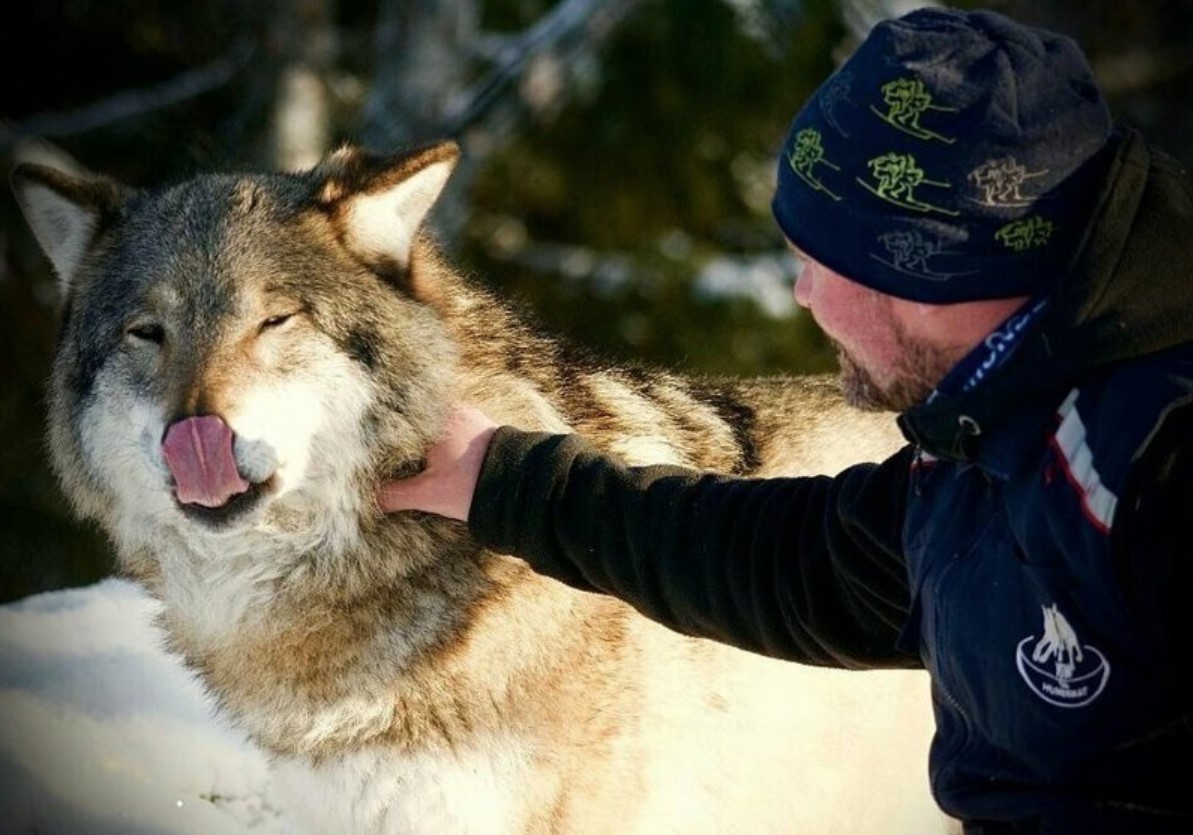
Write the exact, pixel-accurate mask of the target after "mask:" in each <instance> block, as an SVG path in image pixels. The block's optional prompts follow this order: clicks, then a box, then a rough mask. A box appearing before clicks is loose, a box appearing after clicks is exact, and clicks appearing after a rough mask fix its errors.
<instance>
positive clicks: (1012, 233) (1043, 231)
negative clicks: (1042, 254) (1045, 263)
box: [994, 215, 1055, 252]
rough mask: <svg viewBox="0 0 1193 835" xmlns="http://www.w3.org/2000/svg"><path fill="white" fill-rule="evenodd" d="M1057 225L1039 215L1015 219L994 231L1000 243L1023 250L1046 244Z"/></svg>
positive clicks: (1016, 249)
mask: <svg viewBox="0 0 1193 835" xmlns="http://www.w3.org/2000/svg"><path fill="white" fill-rule="evenodd" d="M1054 230H1055V227H1054V226H1053V225H1052V221H1050V220H1045V219H1044V218H1042V217H1040V216H1039V215H1033V216H1032V217H1028V218H1021V219H1019V220H1013V221H1011V222H1010V223H1008V224H1007V225H1006V226H1003V227H1002V228H1001V229H999V230H998V231H997V232H995V233H994V237H995V239H996V240H998V241H999V242H1000V243H1003V244H1005V245H1006V246H1007V248H1008V249H1013V250H1015V251H1016V252H1022V251H1023V250H1025V249H1035V248H1037V247H1041V246H1044V245H1046V244H1047V243H1048V241H1049V239H1051V238H1052V233H1053V231H1054Z"/></svg>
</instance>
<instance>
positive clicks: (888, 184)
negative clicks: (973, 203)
mask: <svg viewBox="0 0 1193 835" xmlns="http://www.w3.org/2000/svg"><path fill="white" fill-rule="evenodd" d="M866 165H867V166H868V167H869V169H870V174H871V175H872V176H873V177H874V179H875V181H876V182H874V183H873V184H871V183H867V182H866V181H865V180H863V179H862V178H861V177H858V178H857V181H858V182H859V183H861V185H862V186H863V187H864V188H865V189H867V190H868V191H870V192H871V193H873V194H875V195H877V196H878V197H880V198H881V199H883V200H885V201H886V202H888V203H891V204H893V205H895V206H899V207H901V208H904V209H912V210H914V211H917V212H939V213H940V214H944V215H958V214H960V212H958V211H955V210H953V209H946V208H944V207H943V206H935V205H932V204H931V203H926V202H924V201H923V200H920V199H919V198H917V197H916V194H915V190H916V189H917V188H919V187H920V186H936V187H938V188H952V186H951V185H949V184H948V183H945V182H941V181H939V180H929V179H928V178H927V176H926V175H925V174H924V170H923V169H922V168H920V167H919V165H917V164H916V160H915V157H913V156H912V155H911V154H896V153H894V152H893V151H892V152H890V153H886V154H883V155H881V156H877V157H874V158H873V159H871V160H869V161H868V162H867V163H866Z"/></svg>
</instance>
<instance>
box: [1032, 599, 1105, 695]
mask: <svg viewBox="0 0 1193 835" xmlns="http://www.w3.org/2000/svg"><path fill="white" fill-rule="evenodd" d="M1043 611H1044V634H1043V636H1042V637H1039V638H1037V637H1036V636H1035V635H1028V636H1027V637H1026V638H1024V639H1023V640H1022V641H1020V642H1019V646H1018V647H1017V648H1016V651H1015V664H1016V666H1017V667H1018V668H1019V675H1021V676H1023V680H1024V681H1026V682H1027V686H1028V687H1030V688H1031V689H1032V691H1033V692H1034V693H1035V694H1036V695H1037V696H1039V697H1040V698H1041V699H1043V700H1044V701H1046V702H1048V703H1049V704H1053V705H1057V706H1058V707H1084V706H1085V705H1087V704H1089V703H1090V702H1092V701H1093V700H1094V699H1096V698H1097V697H1098V695H1099V694H1100V693H1101V692H1102V690H1104V689H1105V687H1106V681H1107V679H1109V678H1110V663H1109V662H1108V661H1107V660H1106V656H1104V655H1103V654H1102V653H1101V652H1100V651H1099V650H1097V649H1095V648H1094V647H1092V646H1090V645H1089V644H1085V645H1082V643H1081V642H1080V641H1079V640H1078V639H1077V633H1076V632H1074V631H1073V627H1072V626H1070V625H1069V622H1068V621H1067V620H1065V616H1064V615H1062V614H1061V613H1060V612H1058V611H1057V609H1056V604H1055V603H1054V604H1052V605H1051V606H1044V607H1043ZM1033 643H1034V646H1032V644H1033Z"/></svg>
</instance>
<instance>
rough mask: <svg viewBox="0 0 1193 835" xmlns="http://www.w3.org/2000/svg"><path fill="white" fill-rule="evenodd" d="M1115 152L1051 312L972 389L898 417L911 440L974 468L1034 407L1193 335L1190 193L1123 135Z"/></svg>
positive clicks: (1158, 159) (1169, 166)
mask: <svg viewBox="0 0 1193 835" xmlns="http://www.w3.org/2000/svg"><path fill="white" fill-rule="evenodd" d="M1114 153H1115V157H1114V160H1113V162H1112V164H1111V167H1110V171H1109V175H1108V177H1107V182H1108V185H1107V186H1106V188H1104V189H1103V191H1102V193H1101V195H1100V196H1099V198H1098V201H1097V205H1096V207H1095V210H1094V214H1093V220H1092V221H1091V223H1090V225H1089V229H1088V230H1087V232H1086V236H1085V240H1084V243H1083V245H1082V247H1081V249H1080V251H1079V253H1078V255H1077V257H1076V258H1075V259H1074V264H1073V266H1072V268H1071V269H1070V271H1069V273H1068V275H1066V276H1065V278H1064V279H1063V280H1062V281H1061V282H1060V283H1058V285H1057V286H1056V289H1055V290H1054V291H1053V292H1052V293H1051V296H1050V298H1049V302H1048V306H1047V308H1046V309H1045V310H1043V311H1042V312H1041V314H1040V316H1039V317H1038V320H1037V321H1034V322H1033V323H1032V324H1031V327H1030V329H1029V330H1028V332H1026V333H1024V334H1023V336H1022V338H1021V339H1020V340H1019V344H1018V345H1017V346H1016V348H1015V350H1014V351H1013V353H1011V355H1010V356H1009V358H1007V359H1006V361H1005V362H1003V363H1001V364H1000V365H999V366H998V367H997V368H996V369H994V370H993V371H992V372H991V373H990V374H989V375H987V376H986V378H985V379H983V380H982V381H981V382H980V384H979V385H976V386H972V387H970V388H968V389H966V388H964V387H962V388H959V389H957V390H954V391H949V390H947V389H948V387H947V386H945V388H944V389H942V390H938V391H937V392H935V393H934V394H933V395H932V396H931V397H929V398H928V399H927V400H925V402H924V403H922V404H920V405H918V406H916V407H913V408H912V409H910V410H908V411H907V412H905V413H904V414H902V415H900V416H899V418H898V422H899V426H900V428H901V429H902V431H903V434H904V435H905V436H906V437H907V439H908V440H909V441H910V442H911V443H913V444H915V445H917V446H918V447H920V448H921V449H922V450H924V451H925V452H927V453H929V454H931V455H934V456H936V457H938V458H950V459H954V460H959V461H975V462H976V461H978V459H979V456H981V457H982V458H985V457H986V456H984V455H981V453H982V450H983V447H984V446H985V445H986V443H987V441H988V439H990V438H992V437H993V436H994V435H995V434H996V433H997V431H998V430H999V429H1000V427H1001V426H1002V425H1003V424H1004V423H1005V422H1006V421H1007V420H1008V418H1011V417H1013V416H1016V415H1018V414H1022V413H1023V412H1024V410H1025V409H1029V408H1030V406H1031V405H1032V404H1040V405H1042V406H1044V408H1045V409H1047V410H1050V409H1051V408H1052V406H1054V405H1055V404H1056V403H1058V402H1059V401H1060V399H1061V398H1063V397H1064V395H1065V393H1066V392H1067V391H1068V390H1069V389H1071V388H1072V387H1073V386H1074V385H1075V384H1076V382H1077V381H1078V380H1080V379H1081V378H1082V377H1084V376H1086V375H1088V374H1090V373H1092V372H1094V371H1096V370H1098V369H1101V368H1105V367H1107V366H1109V365H1111V364H1114V363H1118V362H1122V361H1124V360H1128V359H1132V358H1135V357H1138V356H1143V355H1146V354H1149V353H1154V352H1156V351H1160V350H1163V349H1165V348H1168V347H1171V346H1173V345H1176V344H1179V343H1182V342H1186V341H1189V340H1191V339H1193V281H1190V280H1189V277H1188V270H1189V265H1190V264H1193V191H1191V190H1190V185H1189V182H1188V180H1187V179H1186V178H1185V175H1184V173H1183V172H1182V171H1180V170H1179V167H1177V166H1175V164H1173V163H1171V161H1169V160H1168V159H1167V158H1166V157H1164V156H1163V155H1161V154H1158V152H1155V151H1153V150H1151V149H1149V148H1148V147H1147V146H1146V144H1145V143H1144V142H1143V140H1142V139H1141V138H1140V137H1139V135H1138V134H1137V133H1135V132H1134V131H1131V130H1130V129H1125V130H1123V131H1122V132H1121V133H1120V135H1119V138H1118V139H1117V140H1116V148H1115V150H1114ZM978 350H979V351H982V350H985V348H984V347H979V349H978ZM970 361H971V362H972V360H970ZM951 376H952V375H950V377H951ZM1044 404H1046V405H1044Z"/></svg>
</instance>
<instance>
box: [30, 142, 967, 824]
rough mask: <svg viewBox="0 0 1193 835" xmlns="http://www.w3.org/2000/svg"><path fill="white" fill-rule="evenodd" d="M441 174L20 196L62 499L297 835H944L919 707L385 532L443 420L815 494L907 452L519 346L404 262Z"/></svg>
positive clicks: (425, 170)
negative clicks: (191, 472) (464, 410)
mask: <svg viewBox="0 0 1193 835" xmlns="http://www.w3.org/2000/svg"><path fill="white" fill-rule="evenodd" d="M455 159H456V150H455V148H454V146H452V145H450V144H439V145H433V146H428V147H426V148H423V149H419V150H416V151H413V152H410V153H408V154H402V155H397V156H392V157H376V156H370V155H368V154H365V153H362V152H359V151H357V150H354V149H351V148H344V149H341V150H340V151H338V152H336V153H335V154H333V155H331V156H329V158H328V159H326V160H325V161H324V162H323V163H321V164H320V165H319V166H318V167H317V168H315V169H314V170H313V171H310V172H306V173H302V174H289V175H283V174H254V175H243V176H232V175H224V174H205V175H200V176H198V177H196V178H193V179H191V180H188V181H186V182H183V183H178V184H174V185H169V186H164V187H161V188H157V189H153V190H150V191H147V192H133V191H131V190H129V189H125V188H124V187H121V186H118V185H116V184H114V183H111V182H109V181H106V180H102V179H95V180H79V179H75V178H73V177H70V176H67V175H65V174H61V173H59V172H56V171H53V170H50V169H45V168H36V167H24V168H21V169H18V171H17V172H16V174H15V182H16V187H17V194H18V198H19V200H20V202H21V205H22V207H23V208H24V209H25V211H26V215H27V217H28V218H29V220H30V223H31V224H32V225H33V226H34V228H35V231H36V232H37V235H38V238H39V240H40V241H41V242H42V244H43V245H44V246H45V247H46V249H47V252H48V254H49V256H50V258H51V261H52V262H53V263H54V264H56V265H57V266H58V268H59V270H60V275H59V277H60V279H61V283H62V286H63V290H64V299H63V311H64V318H63V323H62V338H61V341H60V345H59V349H58V352H57V356H56V359H55V365H54V369H53V374H52V382H51V386H50V393H49V411H48V418H49V425H48V435H49V444H50V450H51V453H52V458H53V461H54V465H55V468H56V470H57V473H58V476H59V478H60V480H61V483H62V486H63V488H64V490H65V492H66V494H67V495H68V496H69V497H70V499H71V501H72V502H73V503H74V507H75V509H76V511H77V512H78V514H79V515H80V516H82V517H89V518H93V519H95V520H97V521H98V522H99V523H100V524H101V525H102V527H103V528H104V530H105V531H107V533H108V534H109V535H110V537H111V539H112V542H113V544H114V547H115V550H116V552H117V554H118V558H119V563H120V566H121V569H122V571H123V572H124V573H126V574H127V575H129V576H131V577H133V578H135V579H136V580H138V581H140V582H141V583H143V584H144V585H145V586H146V587H147V588H148V589H149V590H150V591H151V592H152V593H153V594H154V595H155V596H156V597H158V598H159V599H160V600H161V601H162V602H163V604H164V606H163V614H162V617H161V627H162V628H163V630H164V635H165V637H166V640H167V642H168V645H169V647H170V648H171V649H172V650H173V651H174V652H175V653H177V655H178V657H179V658H180V659H181V660H182V662H183V663H185V664H187V665H188V666H189V667H190V668H191V669H193V670H194V671H196V672H197V673H198V675H199V676H200V678H201V680H202V681H203V683H204V684H205V686H206V688H207V689H208V691H209V692H210V693H211V695H212V696H213V697H214V699H215V701H216V702H217V703H218V706H219V708H220V710H222V711H223V712H224V713H225V714H226V715H227V716H228V717H229V718H230V719H231V720H233V721H234V722H236V723H237V724H238V725H239V726H241V727H242V728H244V729H245V730H246V731H247V732H248V734H249V735H250V736H251V737H252V739H253V740H255V742H256V743H257V744H259V745H260V746H262V747H263V748H265V749H267V750H268V751H269V752H271V754H272V755H273V757H274V760H275V762H276V763H277V766H278V778H279V779H280V780H285V781H288V782H290V783H292V784H293V785H294V787H295V792H294V800H293V805H292V806H290V807H289V810H288V812H289V816H290V818H291V822H292V825H293V826H294V827H295V828H296V829H297V830H304V829H305V830H309V831H312V832H324V833H326V832H336V833H347V832H402V833H415V834H416V835H418V834H419V833H427V835H432V834H433V835H441V833H448V832H461V833H501V834H502V835H505V833H548V832H550V833H569V835H579V834H582V833H608V832H619V833H650V835H655V833H661V832H682V833H685V834H687V833H716V834H717V835H721V833H728V832H742V833H751V835H754V834H755V833H768V832H769V833H780V832H781V833H794V832H810V833H812V832H814V833H817V835H824V833H856V832H883V833H884V834H885V835H899V833H907V835H912V834H913V833H914V835H923V833H928V832H933V831H936V832H940V831H944V827H945V825H946V822H945V820H944V818H943V817H942V816H940V814H939V813H938V812H937V811H936V810H935V808H934V806H933V805H932V803H931V801H930V799H929V797H928V792H927V785H926V768H925V761H926V750H927V744H928V740H929V736H930V725H931V720H930V716H929V714H928V711H929V708H928V705H929V700H928V697H927V693H926V687H927V682H926V679H925V678H924V677H923V676H922V675H921V674H918V673H914V672H906V673H894V672H891V673H874V674H865V675H863V674H857V673H844V672H832V671H823V670H815V669H810V668H803V667H798V666H795V665H790V664H783V663H780V662H774V661H769V660H766V659H762V658H760V657H756V656H750V655H746V654H744V653H741V652H739V651H736V650H732V649H728V648H726V647H723V646H720V645H717V644H713V643H709V642H705V641H699V640H694V639H689V638H685V637H681V636H679V635H677V634H675V633H672V632H669V631H667V630H665V629H663V628H661V627H659V626H657V625H654V624H652V623H650V622H648V621H646V620H645V619H643V618H641V617H640V616H638V615H637V614H635V613H634V612H632V611H631V610H630V609H629V608H628V607H626V606H624V605H623V604H621V603H619V602H617V601H615V600H612V599H609V598H605V597H601V596H597V595H591V594H582V593H578V592H575V591H572V590H571V589H569V588H567V587H565V586H563V585H560V584H558V583H555V582H553V581H550V580H546V579H543V578H540V577H538V576H536V575H534V574H533V573H532V572H530V571H529V570H528V569H527V568H526V567H525V566H524V565H523V564H522V563H520V562H518V561H517V560H514V559H510V558H505V557H499V556H496V555H493V554H489V553H485V552H482V551H480V550H479V549H478V548H477V547H476V546H475V545H474V544H473V543H472V541H471V540H470V538H469V537H468V535H467V533H466V531H465V530H464V529H463V527H462V526H460V525H457V524H454V523H450V522H447V521H444V520H439V519H436V518H432V517H429V516H425V515H421V514H401V515H390V516H383V515H382V514H380V513H379V512H378V511H377V510H376V508H375V506H374V503H373V490H374V487H375V486H376V485H377V484H378V483H379V482H380V481H381V480H382V479H383V478H384V477H387V476H390V475H397V474H402V473H411V472H414V471H416V470H417V469H418V467H419V466H420V462H421V460H422V457H423V455H424V451H425V450H426V448H427V446H428V444H429V443H430V441H431V440H432V439H434V438H435V437H436V436H437V433H438V431H439V427H440V425H441V422H442V419H443V416H444V414H445V411H446V408H447V406H448V405H449V404H450V403H452V402H455V401H469V402H473V403H476V404H478V405H480V406H481V407H483V408H484V409H486V410H487V411H488V412H490V413H491V414H492V415H494V416H495V417H496V418H498V419H500V420H503V421H507V422H510V423H514V424H518V425H521V426H524V427H527V428H540V429H551V430H556V431H563V430H567V429H574V430H576V431H579V432H582V433H584V434H586V435H587V436H589V437H590V438H591V439H592V440H593V441H594V442H595V443H597V444H598V445H599V446H600V447H602V448H603V449H605V450H608V451H610V452H612V453H614V454H617V455H620V456H622V457H624V458H625V459H627V460H629V461H633V462H636V463H648V462H671V463H681V464H686V465H690V466H693V467H700V468H706V469H713V470H718V471H722V472H728V473H738V474H742V475H776V474H781V473H783V474H791V473H796V472H821V471H825V472H827V471H834V470H837V469H839V468H840V467H842V466H844V465H845V464H846V463H848V462H852V461H854V460H859V459H869V458H876V457H879V456H883V455H885V454H887V453H888V452H890V451H891V450H893V449H894V448H895V447H896V445H897V444H898V443H899V442H898V439H897V438H896V435H895V432H894V428H893V425H892V422H891V420H890V418H889V416H885V415H873V414H862V413H859V412H856V411H852V410H849V409H847V408H845V406H844V405H843V403H842V401H841V398H840V396H839V394H838V393H837V391H836V389H835V387H834V386H833V384H832V382H831V381H828V380H825V379H821V378H773V379H759V380H749V381H731V380H701V379H695V378H687V377H682V376H679V375H673V374H667V373H663V372H659V371H654V370H644V369H631V368H622V367H613V366H610V365H608V364H606V363H602V362H598V361H595V360H593V359H591V358H589V357H587V356H585V355H584V354H582V353H580V352H577V351H575V350H573V349H572V348H570V347H569V346H567V345H565V344H564V343H563V342H562V341H560V340H557V339H554V338H551V337H544V336H542V335H540V334H539V332H538V331H537V330H535V329H532V328H530V327H528V326H527V325H526V324H525V323H524V322H523V320H522V319H521V318H520V317H519V315H517V314H516V313H515V312H514V311H513V310H512V309H510V308H509V307H507V306H506V305H504V304H502V303H501V302H499V301H497V300H496V299H494V298H493V297H492V296H491V295H490V294H489V293H488V292H486V291H484V290H483V289H481V288H480V287H479V286H478V285H477V284H476V283H474V282H472V281H469V280H466V279H465V278H464V277H462V276H461V275H459V274H458V273H457V272H456V271H455V270H453V269H452V268H451V267H450V266H449V265H448V264H447V263H446V262H445V260H444V259H443V258H442V257H441V256H440V255H439V254H438V253H437V251H436V248H435V246H434V243H433V241H432V240H431V239H430V238H429V237H428V236H427V234H426V233H425V232H424V231H422V230H423V226H424V219H425V216H426V215H427V213H428V212H429V211H430V210H431V208H432V206H433V204H434V201H435V200H436V198H437V196H438V194H439V190H440V189H441V188H442V186H443V183H444V181H445V179H446V178H447V175H448V174H449V173H450V170H451V168H452V166H453V165H454V162H455ZM63 218H66V219H67V220H68V221H69V223H66V224H63V223H61V222H60V221H61V220H62V219H63ZM56 230H59V231H61V230H65V231H61V235H59V231H56ZM81 240H82V241H84V243H83V244H80V241H81ZM202 414H214V415H218V416H220V417H221V418H222V419H223V420H224V422H225V423H227V424H228V426H230V427H231V429H232V431H233V432H234V433H235V443H234V446H233V451H234V455H235V460H236V464H237V467H238V469H239V471H240V473H241V475H242V476H244V477H245V478H246V479H248V480H249V481H251V482H254V483H258V484H259V487H257V488H255V489H256V490H257V492H251V493H249V494H246V498H245V500H244V502H243V508H244V509H243V512H241V513H239V514H238V515H233V514H231V513H225V514H223V515H221V513H220V511H218V510H217V511H216V512H214V513H212V514H208V515H204V514H203V513H201V512H197V511H196V510H195V509H194V508H190V509H187V508H183V507H181V506H180V505H179V504H178V503H177V502H176V501H175V499H174V497H173V493H172V487H171V475H170V470H169V468H168V467H167V466H166V463H165V461H164V459H163V455H162V439H163V437H164V435H165V432H166V429H167V427H168V426H169V425H170V424H171V422H173V421H175V420H179V419H181V418H185V417H190V416H195V415H202ZM253 497H257V498H256V501H255V503H254V502H253ZM232 506H233V505H231V504H230V505H229V507H230V508H231V507H232Z"/></svg>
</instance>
